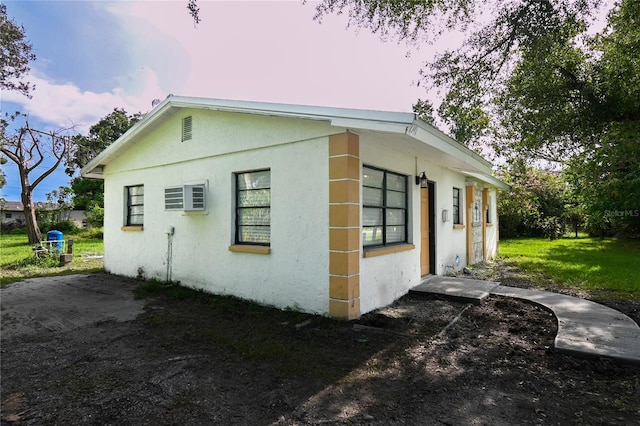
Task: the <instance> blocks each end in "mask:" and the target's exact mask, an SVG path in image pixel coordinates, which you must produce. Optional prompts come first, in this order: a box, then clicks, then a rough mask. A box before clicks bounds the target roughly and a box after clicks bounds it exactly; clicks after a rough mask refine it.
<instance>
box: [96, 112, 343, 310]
mask: <svg viewBox="0 0 640 426" xmlns="http://www.w3.org/2000/svg"><path fill="white" fill-rule="evenodd" d="M192 114H193V125H194V138H193V140H191V141H187V142H180V125H181V123H180V121H181V117H178V116H176V117H174V119H173V120H170V121H169V122H168V123H164V124H162V125H161V126H159V127H158V128H157V129H156V130H155V131H153V132H152V133H150V134H149V135H146V136H145V137H144V139H143V140H141V141H140V142H139V143H137V144H136V146H134V147H131V149H129V150H128V151H127V153H126V157H121V158H119V159H118V160H116V161H115V162H113V163H112V164H110V165H109V166H108V167H107V168H106V170H105V175H106V179H105V205H106V211H105V269H106V270H107V271H109V272H112V273H117V274H123V275H128V276H136V275H137V273H138V268H143V269H144V274H145V276H146V277H147V278H158V279H160V280H165V279H166V277H167V251H168V236H167V235H166V234H165V230H166V229H167V227H168V226H173V227H174V228H175V234H174V236H173V250H172V253H173V256H172V264H171V271H172V274H171V278H172V279H173V280H174V281H180V282H181V284H182V285H185V286H189V287H194V288H199V289H204V290H206V291H209V292H212V293H217V294H234V295H236V296H238V297H242V298H245V299H250V300H254V301H257V302H259V303H263V304H267V305H274V306H277V307H280V308H285V307H287V306H289V307H294V308H298V309H302V310H305V311H309V312H316V313H320V314H325V313H327V311H328V306H329V302H328V300H329V289H328V282H329V279H328V257H329V236H328V230H329V225H328V221H329V207H328V199H329V194H328V179H329V177H328V171H329V166H328V138H327V137H325V136H323V135H322V134H323V133H324V134H328V133H329V132H334V133H335V132H339V130H338V131H336V129H331V128H330V127H329V126H328V125H323V124H321V123H315V122H308V121H301V120H286V119H281V118H271V117H255V116H247V115H242V114H228V113H213V112H204V111H193V112H192ZM303 136H305V137H308V138H306V140H304V141H302V142H296V141H294V140H295V138H300V137H303ZM260 141H262V142H263V143H265V144H276V143H280V144H278V145H276V146H271V147H268V148H264V147H263V148H260V147H259V146H260V143H259V142H260ZM163 162H169V163H171V164H167V165H163V166H157V165H159V164H162V163H163ZM266 168H269V169H270V170H271V253H270V254H268V255H262V254H254V253H236V252H231V251H229V249H228V248H229V245H231V244H232V243H233V238H234V210H233V205H234V203H235V195H234V192H233V186H234V185H233V173H234V172H242V171H250V170H256V169H266ZM205 180H206V181H207V182H208V191H207V194H206V195H207V206H208V211H207V212H206V213H205V214H202V213H184V212H180V211H165V209H164V188H165V187H168V186H175V185H181V184H184V183H187V182H196V181H205ZM136 184H144V190H145V196H144V213H145V218H144V230H143V231H139V232H127V231H122V230H121V227H122V225H123V220H124V219H123V218H124V187H125V186H127V185H136Z"/></svg>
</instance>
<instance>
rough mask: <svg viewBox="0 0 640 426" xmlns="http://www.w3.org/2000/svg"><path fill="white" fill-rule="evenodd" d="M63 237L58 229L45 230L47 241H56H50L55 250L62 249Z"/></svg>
mask: <svg viewBox="0 0 640 426" xmlns="http://www.w3.org/2000/svg"><path fill="white" fill-rule="evenodd" d="M63 239H64V234H63V233H62V232H60V231H49V232H47V241H57V242H55V243H51V247H53V248H55V249H56V251H62V248H63V246H64V243H63V242H62V240H63Z"/></svg>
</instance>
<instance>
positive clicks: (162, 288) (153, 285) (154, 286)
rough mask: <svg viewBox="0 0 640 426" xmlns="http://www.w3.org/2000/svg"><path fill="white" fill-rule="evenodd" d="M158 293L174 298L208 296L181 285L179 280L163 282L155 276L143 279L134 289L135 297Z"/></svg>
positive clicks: (151, 295) (141, 297)
mask: <svg viewBox="0 0 640 426" xmlns="http://www.w3.org/2000/svg"><path fill="white" fill-rule="evenodd" d="M160 295H165V296H168V297H171V298H172V299H175V300H187V299H203V300H206V299H207V297H206V296H208V295H207V294H206V293H204V292H202V291H199V290H193V289H190V288H188V287H183V286H181V285H180V283H179V282H164V281H160V280H158V279H155V278H152V279H150V280H147V281H143V282H142V284H141V285H140V286H139V287H138V288H136V289H135V291H134V297H135V298H136V299H147V298H150V297H158V296H160Z"/></svg>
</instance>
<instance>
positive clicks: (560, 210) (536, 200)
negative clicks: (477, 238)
mask: <svg viewBox="0 0 640 426" xmlns="http://www.w3.org/2000/svg"><path fill="white" fill-rule="evenodd" d="M499 176H500V178H501V179H502V180H503V181H504V182H506V183H508V184H509V185H510V186H511V188H512V189H511V191H509V192H507V193H504V194H502V195H501V196H500V197H498V213H499V215H500V223H499V226H500V235H501V236H503V237H506V238H510V237H521V236H530V237H540V236H547V237H549V238H552V239H554V238H557V237H558V236H560V235H561V234H562V232H563V231H564V222H565V219H566V216H567V203H568V201H569V197H570V195H569V191H568V190H569V187H568V185H567V183H566V181H565V179H564V177H563V176H562V175H560V174H559V173H557V172H551V171H545V170H539V169H536V168H534V167H531V166H527V165H526V163H525V162H524V161H521V160H516V161H513V162H512V163H511V164H509V165H506V166H503V167H502V168H501V169H500V172H499Z"/></svg>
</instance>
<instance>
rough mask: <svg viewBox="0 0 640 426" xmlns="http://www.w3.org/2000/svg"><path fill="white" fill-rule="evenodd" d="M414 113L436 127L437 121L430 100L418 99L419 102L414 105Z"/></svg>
mask: <svg viewBox="0 0 640 426" xmlns="http://www.w3.org/2000/svg"><path fill="white" fill-rule="evenodd" d="M413 112H414V114H416V115H417V116H418V118H420V119H421V120H423V121H425V122H427V123H429V124H431V125H432V126H435V123H436V119H435V117H434V116H433V105H431V102H429V101H428V100H424V101H423V100H422V99H418V102H416V103H415V104H414V105H413Z"/></svg>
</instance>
